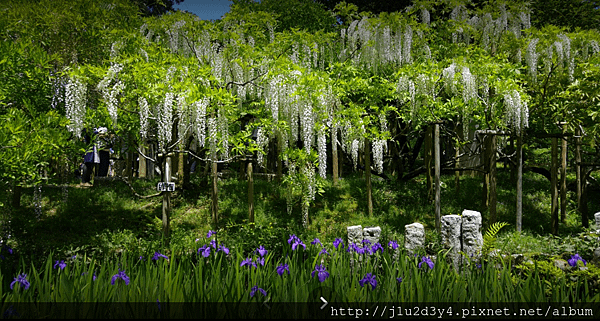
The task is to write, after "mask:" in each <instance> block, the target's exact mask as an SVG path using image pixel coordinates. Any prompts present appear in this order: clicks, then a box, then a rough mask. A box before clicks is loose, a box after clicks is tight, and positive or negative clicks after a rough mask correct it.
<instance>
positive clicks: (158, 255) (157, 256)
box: [152, 252, 169, 261]
mask: <svg viewBox="0 0 600 321" xmlns="http://www.w3.org/2000/svg"><path fill="white" fill-rule="evenodd" d="M161 257H162V258H164V259H166V260H167V261H168V260H169V257H168V256H166V255H164V254H160V253H159V252H154V256H153V257H152V261H157V260H158V259H160V258H161Z"/></svg>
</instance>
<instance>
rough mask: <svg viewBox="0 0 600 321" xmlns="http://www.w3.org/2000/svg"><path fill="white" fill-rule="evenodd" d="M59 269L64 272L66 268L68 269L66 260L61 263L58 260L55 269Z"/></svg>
mask: <svg viewBox="0 0 600 321" xmlns="http://www.w3.org/2000/svg"><path fill="white" fill-rule="evenodd" d="M57 266H58V267H59V268H60V269H61V270H64V269H65V267H67V263H65V260H61V261H60V262H59V261H58V260H56V262H54V268H55V269H56V267H57Z"/></svg>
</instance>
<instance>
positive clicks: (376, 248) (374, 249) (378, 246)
mask: <svg viewBox="0 0 600 321" xmlns="http://www.w3.org/2000/svg"><path fill="white" fill-rule="evenodd" d="M371 251H372V252H373V253H375V252H377V251H379V252H380V253H383V246H381V243H379V242H377V243H375V244H374V245H373V246H372V247H371Z"/></svg>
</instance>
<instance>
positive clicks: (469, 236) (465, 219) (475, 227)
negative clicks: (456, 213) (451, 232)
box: [462, 210, 483, 259]
mask: <svg viewBox="0 0 600 321" xmlns="http://www.w3.org/2000/svg"><path fill="white" fill-rule="evenodd" d="M482 247H483V236H482V235H481V213H479V212H477V211H470V210H464V211H463V212H462V251H463V252H464V253H465V254H466V255H467V256H468V257H470V258H473V259H478V258H479V256H480V255H481V248H482Z"/></svg>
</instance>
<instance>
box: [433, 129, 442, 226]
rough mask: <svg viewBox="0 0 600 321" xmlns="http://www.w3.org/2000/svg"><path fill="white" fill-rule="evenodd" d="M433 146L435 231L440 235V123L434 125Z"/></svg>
mask: <svg viewBox="0 0 600 321" xmlns="http://www.w3.org/2000/svg"><path fill="white" fill-rule="evenodd" d="M433 145H434V148H435V151H434V157H435V169H434V171H435V229H436V230H437V232H438V233H441V231H442V230H441V228H442V223H441V222H442V215H441V212H442V209H441V202H440V198H441V182H440V123H435V124H434V129H433Z"/></svg>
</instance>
